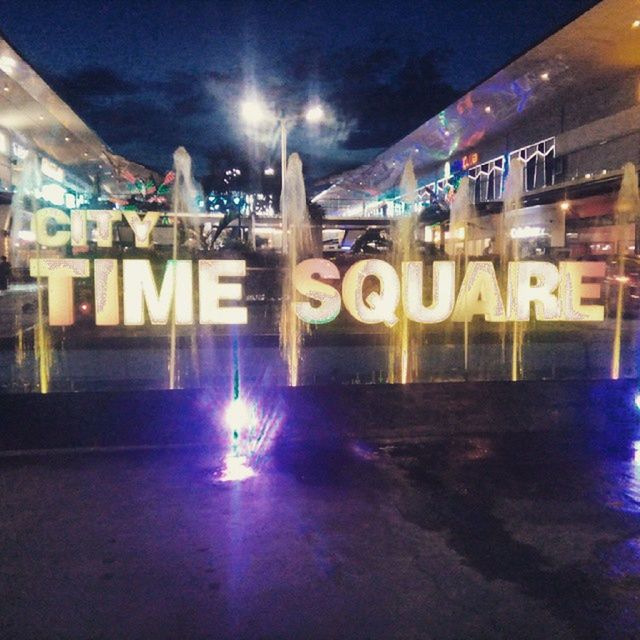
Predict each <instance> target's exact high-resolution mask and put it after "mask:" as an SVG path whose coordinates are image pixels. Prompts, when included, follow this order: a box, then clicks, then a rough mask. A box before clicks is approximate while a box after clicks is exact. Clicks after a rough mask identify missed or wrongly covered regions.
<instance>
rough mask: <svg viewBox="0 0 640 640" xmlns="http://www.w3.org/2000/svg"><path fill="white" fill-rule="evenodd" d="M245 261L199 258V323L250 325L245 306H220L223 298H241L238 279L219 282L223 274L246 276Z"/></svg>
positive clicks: (226, 275)
mask: <svg viewBox="0 0 640 640" xmlns="http://www.w3.org/2000/svg"><path fill="white" fill-rule="evenodd" d="M246 270H247V266H246V263H245V261H244V260H200V261H199V262H198V280H199V291H200V324H247V308H246V307H221V306H220V301H221V300H242V285H241V284H240V283H239V282H220V276H225V277H237V278H243V277H244V276H245V273H246Z"/></svg>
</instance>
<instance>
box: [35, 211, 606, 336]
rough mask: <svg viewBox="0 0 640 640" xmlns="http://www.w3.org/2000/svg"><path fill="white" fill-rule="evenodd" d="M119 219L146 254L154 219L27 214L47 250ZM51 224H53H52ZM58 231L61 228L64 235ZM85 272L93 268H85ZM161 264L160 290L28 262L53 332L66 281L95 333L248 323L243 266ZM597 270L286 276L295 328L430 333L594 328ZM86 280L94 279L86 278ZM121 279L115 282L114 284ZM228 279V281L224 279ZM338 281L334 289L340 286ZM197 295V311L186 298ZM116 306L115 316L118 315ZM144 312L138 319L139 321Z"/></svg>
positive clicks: (599, 312)
mask: <svg viewBox="0 0 640 640" xmlns="http://www.w3.org/2000/svg"><path fill="white" fill-rule="evenodd" d="M122 216H124V217H125V219H126V220H127V222H128V223H129V224H130V226H131V227H132V230H133V232H134V237H135V243H136V246H138V247H148V246H149V244H150V238H151V231H152V229H153V227H154V226H155V225H156V224H157V222H158V218H159V216H160V214H159V213H147V214H144V215H142V216H141V215H139V214H137V213H135V212H129V211H127V212H120V211H100V210H98V211H72V212H71V216H68V215H67V214H66V213H65V212H63V211H61V210H59V209H54V208H48V209H41V210H40V211H38V212H37V213H36V214H35V215H34V219H33V230H34V233H35V237H36V239H37V241H38V242H39V243H40V244H41V245H43V246H45V247H46V246H48V247H62V246H64V245H66V244H71V245H73V246H81V245H85V246H86V244H87V221H93V222H95V223H96V232H97V236H96V237H97V244H98V246H101V247H109V246H111V245H112V242H113V235H112V234H113V231H112V225H113V223H114V222H117V221H119V220H121V218H122ZM52 222H53V224H52ZM65 227H66V228H65ZM92 265H93V268H92ZM195 266H196V268H195V272H196V273H197V283H196V282H194V268H193V267H194V265H193V261H192V260H169V261H168V262H167V263H166V265H165V267H164V273H163V275H162V282H161V283H160V286H159V288H158V286H157V284H156V278H155V277H154V274H153V270H152V265H151V261H150V260H146V259H124V260H122V261H121V262H120V261H118V260H115V259H111V258H100V259H95V260H93V261H91V260H89V259H86V258H49V257H47V258H40V259H32V260H31V262H30V271H31V275H32V276H34V277H39V278H42V279H46V280H47V284H48V301H49V322H50V324H51V325H54V326H65V325H71V324H73V322H74V293H73V284H74V280H77V279H84V278H90V277H91V275H93V287H94V300H95V322H96V324H97V325H101V326H112V325H118V324H120V323H123V324H125V325H130V326H139V325H143V324H144V323H145V317H146V315H148V318H149V320H150V322H151V323H152V324H157V325H161V324H167V323H169V322H170V321H171V314H172V313H173V314H175V316H174V317H175V321H176V324H178V325H191V324H194V323H195V322H196V318H197V322H199V323H200V324H203V325H206V324H212V325H214V324H246V323H247V322H248V311H247V308H246V307H245V306H243V304H242V301H243V289H242V284H241V283H240V282H239V280H240V279H243V278H244V277H245V276H246V264H245V261H244V260H198V261H196V265H195ZM427 268H429V269H432V278H431V285H430V287H429V289H430V291H428V292H427V294H426V297H427V298H428V300H429V302H428V303H425V292H424V281H425V270H426V269H427ZM604 270H605V265H604V263H601V262H560V263H559V265H557V266H556V265H555V264H552V263H549V262H537V261H522V262H511V263H509V265H508V271H507V274H506V275H507V287H506V291H505V292H503V291H501V290H500V286H499V284H498V277H497V274H496V272H495V269H494V266H493V263H492V262H489V261H478V262H470V263H469V264H468V266H467V269H466V271H465V273H464V274H463V278H462V282H461V284H460V286H459V287H458V288H456V263H455V261H448V260H443V261H436V262H434V263H433V265H432V266H430V267H426V266H425V265H424V264H423V263H422V262H420V261H407V262H403V263H402V265H401V267H400V269H399V270H396V269H395V268H394V267H393V266H392V265H391V264H389V263H388V262H386V261H384V260H378V259H369V260H361V261H359V262H356V263H355V264H353V265H352V266H351V267H350V268H349V269H348V270H347V271H346V273H345V274H344V276H342V277H341V274H340V272H339V270H338V267H337V266H336V265H335V264H334V263H333V262H330V261H329V260H324V259H311V260H305V261H303V262H301V263H299V264H298V265H297V266H296V267H295V268H294V273H293V278H292V281H293V287H294V288H295V294H296V297H297V299H296V300H295V301H294V302H293V303H292V304H293V305H294V308H295V311H296V314H297V316H298V318H300V320H302V321H303V322H306V323H309V324H326V323H328V322H331V321H332V320H334V319H335V318H336V317H337V316H338V314H339V313H340V311H341V310H342V307H343V306H344V308H345V309H346V311H347V312H348V313H349V314H350V315H351V316H352V317H353V318H355V319H356V320H357V321H358V322H362V323H365V324H378V323H384V324H386V325H387V326H393V325H395V324H396V323H397V322H398V320H399V317H400V313H401V311H400V310H402V313H404V315H405V316H406V317H407V318H408V319H409V320H410V321H413V322H417V323H421V324H435V323H439V322H444V321H445V320H448V319H451V320H452V321H454V322H463V321H465V320H471V319H473V318H474V317H475V316H476V315H479V316H481V317H483V318H484V319H485V320H486V321H487V322H506V321H514V320H518V321H527V320H529V319H530V316H531V306H532V304H533V310H534V314H535V317H536V318H537V319H538V320H541V321H567V322H584V321H587V322H589V321H591V322H593V321H602V320H603V319H604V307H603V306H602V305H598V304H587V303H585V300H589V299H590V300H594V299H597V298H599V296H600V284H598V283H597V282H585V279H586V278H589V279H602V278H603V277H604ZM92 272H93V274H92ZM120 273H122V277H120ZM230 278H232V279H233V280H232V281H229V279H230ZM340 280H342V282H341V283H340ZM195 286H197V292H198V296H197V301H198V309H197V310H196V309H195V302H194V298H196V296H194V290H195ZM121 307H122V314H121ZM145 311H146V314H145Z"/></svg>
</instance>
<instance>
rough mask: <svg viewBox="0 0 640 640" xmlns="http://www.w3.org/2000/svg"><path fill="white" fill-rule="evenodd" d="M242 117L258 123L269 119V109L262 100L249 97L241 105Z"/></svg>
mask: <svg viewBox="0 0 640 640" xmlns="http://www.w3.org/2000/svg"><path fill="white" fill-rule="evenodd" d="M240 117H241V118H242V119H243V120H244V121H245V122H249V123H252V124H257V123H259V122H262V121H263V120H266V119H267V109H266V107H265V106H264V104H262V102H261V101H260V100H258V99H256V98H248V99H247V100H243V101H242V104H241V105H240Z"/></svg>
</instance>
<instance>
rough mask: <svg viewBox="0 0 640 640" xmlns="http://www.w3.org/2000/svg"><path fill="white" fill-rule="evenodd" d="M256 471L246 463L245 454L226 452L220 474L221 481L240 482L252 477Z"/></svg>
mask: <svg viewBox="0 0 640 640" xmlns="http://www.w3.org/2000/svg"><path fill="white" fill-rule="evenodd" d="M255 475H256V472H255V471H254V470H253V469H252V468H251V467H250V466H249V465H248V464H247V459H246V458H245V456H237V455H234V454H233V453H229V454H227V456H226V457H225V459H224V469H223V471H222V473H221V474H220V481H221V482H242V481H243V480H247V479H248V478H253V476H255Z"/></svg>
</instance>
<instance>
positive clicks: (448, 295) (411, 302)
mask: <svg viewBox="0 0 640 640" xmlns="http://www.w3.org/2000/svg"><path fill="white" fill-rule="evenodd" d="M423 289H424V284H423V265H422V262H403V263H402V304H403V306H404V310H405V313H406V314H407V318H409V320H414V321H415V322H422V323H428V324H433V323H436V322H444V321H445V320H446V319H447V318H448V317H449V316H450V315H451V312H452V311H453V305H454V303H455V298H456V263H455V262H453V261H436V262H434V263H433V287H432V289H433V301H432V303H431V305H429V306H428V307H425V306H424V305H423V304H422V296H423Z"/></svg>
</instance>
